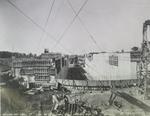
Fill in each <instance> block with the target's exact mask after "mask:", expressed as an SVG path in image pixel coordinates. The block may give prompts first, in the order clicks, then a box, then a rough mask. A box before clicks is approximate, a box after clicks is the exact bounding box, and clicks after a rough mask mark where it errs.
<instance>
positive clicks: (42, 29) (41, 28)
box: [7, 0, 71, 53]
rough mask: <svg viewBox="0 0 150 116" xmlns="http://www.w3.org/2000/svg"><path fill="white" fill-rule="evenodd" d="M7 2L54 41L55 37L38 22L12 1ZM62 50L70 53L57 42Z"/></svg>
mask: <svg viewBox="0 0 150 116" xmlns="http://www.w3.org/2000/svg"><path fill="white" fill-rule="evenodd" d="M7 2H8V3H9V4H10V5H11V6H13V7H14V8H15V9H16V10H17V11H18V12H19V13H20V14H22V15H23V16H24V17H26V18H27V19H28V20H29V21H30V22H32V24H34V25H35V26H36V27H37V28H39V29H40V30H41V31H42V32H44V33H46V34H47V35H48V36H49V37H50V38H51V39H52V40H54V41H55V42H56V38H55V37H54V36H52V35H51V34H49V33H48V32H47V31H45V29H44V28H43V27H42V26H40V25H39V24H38V23H36V22H35V21H34V20H33V19H32V18H30V17H29V16H28V15H26V14H25V13H24V12H23V11H22V10H21V9H20V8H19V7H17V6H16V5H15V4H14V3H12V2H11V1H10V0H7ZM59 45H60V46H61V47H62V48H63V49H64V50H66V51H68V52H69V53H71V52H70V51H69V50H67V49H66V48H65V47H63V46H62V45H61V44H59Z"/></svg>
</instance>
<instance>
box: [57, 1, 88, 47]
mask: <svg viewBox="0 0 150 116" xmlns="http://www.w3.org/2000/svg"><path fill="white" fill-rule="evenodd" d="M87 2H88V0H85V1H84V3H83V4H82V6H81V7H80V9H79V10H78V12H77V13H76V15H75V16H74V18H73V19H72V21H71V22H70V23H69V25H68V26H67V28H66V29H65V30H64V32H63V33H62V35H61V36H60V38H59V39H58V40H57V43H56V44H55V45H54V47H56V46H57V45H58V44H59V43H60V41H61V40H62V38H63V37H64V35H65V34H66V33H67V31H68V30H69V28H70V27H71V26H72V24H73V23H74V21H75V19H76V18H77V17H78V15H79V14H80V12H81V11H82V9H83V8H84V6H85V5H86V4H87Z"/></svg>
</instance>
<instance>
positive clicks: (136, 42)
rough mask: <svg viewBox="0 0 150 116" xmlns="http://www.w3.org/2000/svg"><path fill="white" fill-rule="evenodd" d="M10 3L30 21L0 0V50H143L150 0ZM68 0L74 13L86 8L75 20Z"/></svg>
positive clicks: (29, 0) (20, 0)
mask: <svg viewBox="0 0 150 116" xmlns="http://www.w3.org/2000/svg"><path fill="white" fill-rule="evenodd" d="M10 1H11V2H12V3H13V4H14V5H15V6H16V7H17V8H19V9H20V11H22V12H23V13H24V14H25V15H26V16H24V15H23V14H22V13H20V12H19V11H18V10H17V9H16V8H15V7H14V6H13V5H12V4H10V3H9V2H8V0H0V51H13V52H23V53H30V52H32V53H37V54H39V53H41V52H43V50H44V48H47V49H49V51H50V52H62V53H71V54H81V53H87V52H93V51H119V50H122V49H124V50H125V51H128V50H130V49H131V48H132V47H133V46H138V47H140V46H141V42H142V27H143V23H144V21H145V20H147V19H150V0H87V1H86V0H10ZM68 1H69V2H70V4H71V5H72V7H73V9H74V11H75V12H76V13H77V12H78V11H79V10H80V9H81V7H82V6H83V4H84V3H85V1H86V4H85V5H84V7H83V8H82V10H81V11H80V13H79V14H78V16H77V14H75V12H73V9H72V8H71V5H70V4H69V2H68ZM52 4H53V7H51V6H52ZM50 9H52V10H50ZM50 11H51V13H50V16H49V18H47V17H48V14H49V12H50ZM29 18H30V19H29ZM47 19H48V22H47V24H46V21H47ZM31 20H32V21H34V22H35V23H36V24H38V25H39V26H40V27H41V28H42V29H44V30H45V32H43V31H42V29H41V28H39V27H38V26H37V25H36V24H34V23H33V22H32V21H31ZM73 20H74V21H73ZM71 22H73V23H71ZM45 24H46V26H45ZM59 39H60V41H59V42H58V40H59Z"/></svg>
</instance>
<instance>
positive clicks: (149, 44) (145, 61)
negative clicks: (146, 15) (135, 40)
mask: <svg viewBox="0 0 150 116" xmlns="http://www.w3.org/2000/svg"><path fill="white" fill-rule="evenodd" d="M148 32H150V20H146V21H145V22H144V24H143V42H142V46H141V68H140V72H141V73H140V74H141V75H140V77H141V78H142V79H144V94H145V99H147V98H148V91H149V86H148V85H149V79H150V75H149V69H148V66H149V64H150V38H149V37H150V35H149V36H148ZM149 34H150V33H149Z"/></svg>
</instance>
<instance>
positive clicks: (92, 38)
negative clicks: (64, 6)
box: [67, 0, 102, 51]
mask: <svg viewBox="0 0 150 116" xmlns="http://www.w3.org/2000/svg"><path fill="white" fill-rule="evenodd" d="M67 3H68V4H69V6H70V7H71V9H72V11H73V12H74V14H75V15H77V13H76V11H75V9H74V8H73V6H72V4H71V3H70V1H69V0H67ZM77 16H78V15H77ZM78 20H79V21H80V23H81V25H82V26H83V28H84V29H85V31H86V32H87V33H88V35H89V37H90V39H91V40H92V41H93V43H94V44H95V45H96V46H97V48H98V49H99V50H100V51H102V50H101V48H100V46H99V45H98V44H97V42H96V40H95V39H94V37H93V36H92V34H91V33H90V32H89V30H88V29H87V27H86V26H85V24H84V22H83V21H82V20H81V18H80V16H78Z"/></svg>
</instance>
